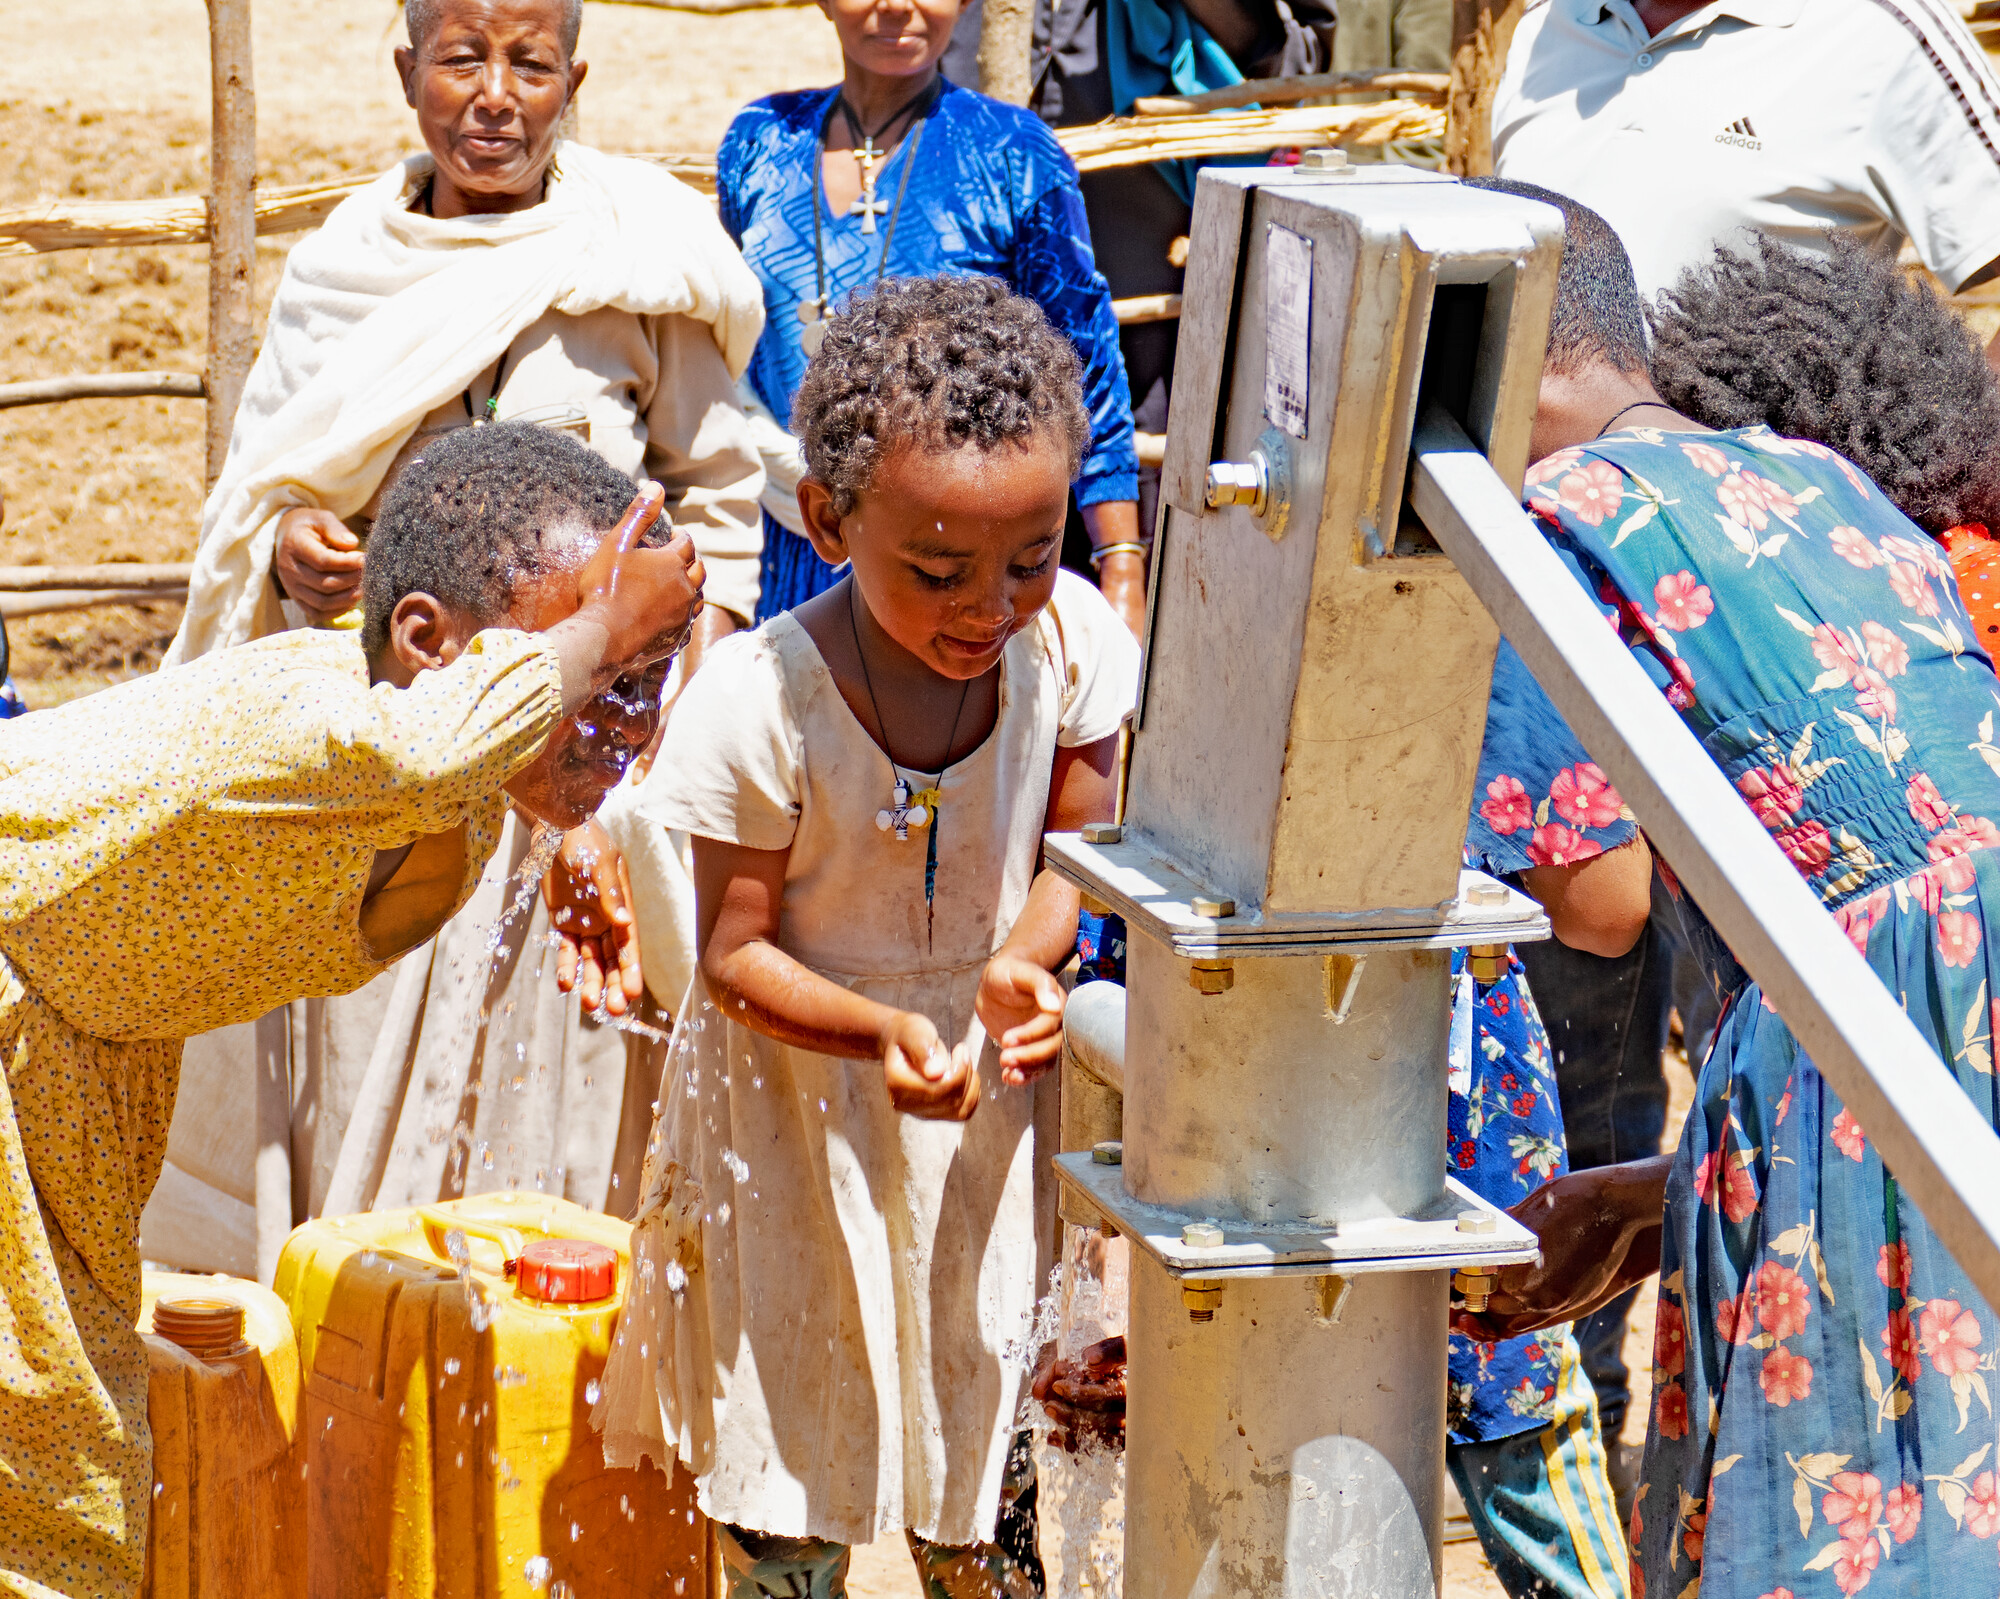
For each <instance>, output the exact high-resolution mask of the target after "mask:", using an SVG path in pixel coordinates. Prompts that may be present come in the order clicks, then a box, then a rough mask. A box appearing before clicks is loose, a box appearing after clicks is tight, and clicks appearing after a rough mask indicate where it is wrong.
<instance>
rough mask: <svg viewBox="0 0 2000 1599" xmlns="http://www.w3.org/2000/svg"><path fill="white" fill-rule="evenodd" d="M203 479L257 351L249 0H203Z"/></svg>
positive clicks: (216, 471) (224, 450)
mask: <svg viewBox="0 0 2000 1599" xmlns="http://www.w3.org/2000/svg"><path fill="white" fill-rule="evenodd" d="M208 62H209V82H210V86H211V88H212V90H213V92H214V99H213V103H212V107H211V111H210V116H209V157H208V186H209V198H208V237H209V244H208V364H207V371H206V373H205V382H206V387H207V390H208V484H209V487H211V488H213V487H214V486H215V480H216V479H217V478H218V477H220V476H221V475H222V462H223V458H224V457H225V456H226V455H228V453H229V435H230V431H231V429H232V428H233V427H234V426H235V423H236V402H237V400H238V399H239V398H240V397H241V396H242V393H243V380H244V379H245V378H247V377H248V376H249V375H250V362H251V360H252V359H253V358H254V357H255V355H256V353H257V329H256V325H255V323H254V321H253V319H252V314H251V289H252V286H253V280H254V274H255V271H256V267H257V96H256V91H255V89H254V87H253V84H252V79H251V72H250V67H251V58H250V0H208Z"/></svg>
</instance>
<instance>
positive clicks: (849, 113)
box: [798, 78, 944, 360]
mask: <svg viewBox="0 0 2000 1599" xmlns="http://www.w3.org/2000/svg"><path fill="white" fill-rule="evenodd" d="M943 92H944V80H943V79H942V78H933V79H932V80H931V82H930V86H929V87H928V88H926V89H925V90H924V92H923V93H922V94H920V95H918V96H917V97H916V98H915V99H914V100H911V101H910V102H909V104H907V105H905V106H903V107H902V108H901V109H900V110H899V111H897V112H896V113H895V114H894V115H893V116H891V117H890V118H889V120H888V121H886V122H884V123H883V124H882V126H881V127H879V128H877V129H876V130H875V131H874V132H873V133H869V132H866V131H865V130H864V129H863V128H862V127H861V123H860V119H859V118H857V117H856V116H855V114H854V108H853V107H852V106H850V105H849V104H848V103H847V96H846V94H845V93H842V94H840V95H839V96H838V97H837V98H836V100H835V102H834V104H833V105H832V106H831V107H829V108H828V110H827V113H826V120H825V121H824V122H823V123H821V124H820V147H821V148H822V149H823V148H824V147H825V143H826V130H827V129H828V128H830V127H831V126H832V125H833V113H834V112H835V111H838V112H840V114H841V115H842V117H844V118H845V119H846V122H847V127H848V132H849V134H850V136H851V137H854V138H858V139H860V140H861V141H862V145H863V148H862V149H859V150H856V151H855V152H854V159H855V161H856V163H857V164H858V165H859V166H860V168H861V193H860V194H858V195H856V196H855V198H854V202H853V204H851V205H850V206H848V208H847V214H848V215H849V216H859V217H860V218H861V231H862V232H863V233H873V232H874V231H875V218H876V217H877V216H879V215H881V214H882V213H884V212H887V213H888V217H889V226H888V229H887V231H886V232H884V233H883V235H882V255H881V258H880V259H879V260H877V261H876V263H875V281H876V282H877V283H880V282H881V281H882V277H883V274H884V273H886V272H887V271H888V270H889V251H890V249H891V248H892V247H893V246H894V245H895V242H896V221H897V219H898V218H899V217H901V216H902V214H903V196H904V195H905V194H906V193H908V192H909V187H910V174H911V173H912V172H914V171H915V170H916V167H917V151H918V150H919V149H920V148H921V147H922V145H923V139H924V123H925V121H926V119H927V118H928V117H929V115H930V109H931V106H932V105H933V104H934V103H935V102H936V100H937V97H938V96H939V95H940V94H942V93H943ZM911 115H914V117H915V118H916V120H915V122H914V124H913V125H912V126H911V129H910V150H909V154H908V155H907V156H906V157H905V158H904V161H903V175H902V177H901V178H899V179H897V181H896V200H895V204H894V205H885V204H884V203H883V202H882V201H880V200H878V199H876V198H875V165H876V163H877V162H878V161H881V160H883V159H884V158H885V152H883V151H880V150H877V149H876V148H875V140H876V139H877V138H878V137H879V136H881V135H882V134H884V133H887V132H888V131H889V129H890V128H892V127H894V126H895V125H896V123H898V122H900V121H901V120H902V119H903V118H904V117H906V116H911ZM812 186H813V187H812V215H813V289H814V294H813V297H812V299H810V300H807V301H805V302H804V303H803V304H801V305H800V306H799V309H798V318H799V322H800V323H801V325H802V331H801V332H800V334H799V347H800V348H801V349H803V350H804V351H805V353H806V359H807V360H811V359H812V358H813V357H814V356H816V355H818V354H819V347H820V346H821V345H822V344H824V343H825V342H826V311H827V305H828V303H829V299H830V296H829V295H828V294H827V290H826V243H825V240H824V238H823V237H822V234H821V228H820V219H819V207H820V195H821V193H822V191H823V190H824V188H825V183H824V180H823V178H822V177H821V175H820V172H819V168H818V165H817V162H815V165H814V169H813V174H812Z"/></svg>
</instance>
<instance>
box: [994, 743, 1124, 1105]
mask: <svg viewBox="0 0 2000 1599" xmlns="http://www.w3.org/2000/svg"><path fill="white" fill-rule="evenodd" d="M1117 761H1118V739H1117V737H1116V736H1115V735H1114V736H1112V737H1110V738H1104V739H1099V740H1098V741H1097V742H1096V743H1095V744H1084V745H1080V746H1078V747H1076V748H1074V749H1064V748H1062V747H1060V746H1058V747H1057V749H1056V759H1055V769H1054V771H1053V772H1052V773H1051V775H1050V781H1049V808H1048V814H1047V817H1046V819H1045V821H1044V828H1045V830H1046V831H1048V832H1051V833H1073V832H1075V831H1076V830H1077V829H1078V828H1080V827H1082V826H1083V824H1084V823H1085V822H1108V821H1110V820H1111V818H1112V816H1113V814H1114V813H1115V812H1116V809H1117V791H1116V781H1117V779H1116V776H1115V768H1116V766H1117ZM1077 908H1078V897H1077V891H1076V889H1075V887H1074V886H1073V885H1071V884H1070V882H1069V881H1068V880H1067V879H1065V878H1062V877H1059V876H1057V875H1056V874H1055V873H1054V872H1052V871H1050V870H1049V869H1048V868H1047V867H1043V868H1042V870H1041V871H1040V872H1038V873H1037V874H1036V876H1035V881H1034V885H1033V886H1032V887H1031V888H1030V889H1029V890H1028V902H1027V904H1026V905H1024V906H1022V907H1021V914H1020V916H1019V917H1018V918H1016V920H1015V922H1014V926H1013V929H1012V930H1011V931H1010V932H1009V933H1008V934H1007V938H1006V942H1004V943H1003V944H1002V945H1001V946H1000V948H999V949H998V950H997V951H996V952H995V954H994V956H993V958H992V959H991V960H990V961H988V962H987V963H986V971H985V973H984V975H983V976H982V977H981V979H980V984H979V1000H978V1005H977V1009H978V1012H979V1019H980V1020H981V1021H982V1022H984V1023H985V1024H986V1031H987V1033H988V1034H989V1035H990V1036H991V1037H992V1039H993V1041H994V1042H995V1043H997V1044H998V1045H999V1046H1000V1076H1001V1079H1002V1080H1003V1081H1005V1082H1009V1083H1025V1082H1028V1081H1030V1080H1031V1079H1033V1078H1035V1077H1037V1076H1039V1075H1040V1074H1041V1073H1043V1072H1045V1071H1047V1070H1048V1069H1049V1068H1050V1067H1051V1066H1053V1065H1054V1064H1055V1063H1056V1058H1057V1057H1058V1056H1059V1055H1060V1054H1061V1052H1062V1008H1063V994H1062V985H1061V984H1060V983H1058V982H1057V981H1056V980H1055V978H1054V976H1053V975H1051V974H1052V973H1053V972H1054V971H1055V969H1056V968H1057V967H1059V966H1061V965H1062V964H1063V962H1065V961H1066V960H1068V959H1069V955H1070V951H1071V950H1072V949H1073V948H1075V946H1076V913H1077Z"/></svg>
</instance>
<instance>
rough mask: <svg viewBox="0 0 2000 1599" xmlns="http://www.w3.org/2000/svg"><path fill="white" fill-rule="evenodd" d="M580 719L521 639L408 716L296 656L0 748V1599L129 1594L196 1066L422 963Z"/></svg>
mask: <svg viewBox="0 0 2000 1599" xmlns="http://www.w3.org/2000/svg"><path fill="white" fill-rule="evenodd" d="M561 712H562V689H561V673H560V670H559V668H558V665H557V662H556V658H555V654H554V652H553V651H551V650H549V649H548V648H546V647H545V646H544V645H543V644H542V642H541V641H540V640H539V639H537V638H535V637H533V636H532V635H529V634H524V633H515V632H502V631H489V632H486V633H482V634H480V635H478V637H477V638H475V639H474V640H473V642H472V644H471V645H470V646H469V647H468V649H467V650H466V653H465V654H464V655H463V656H461V657H460V658H459V659H458V660H457V661H456V662H454V663H453V664H452V665H451V666H449V667H446V668H445V669H443V670H442V671H438V672H429V673H425V674H424V675H423V676H421V677H419V678H418V679H417V681H416V683H415V684H414V685H413V686H412V687H410V688H408V689H395V688H389V687H386V686H384V687H379V688H370V687H369V684H368V673H367V667H366V664H365V662H364V661H363V659H362V655H361V651H360V648H359V647H358V645H357V644H356V643H355V642H354V640H353V638H352V637H351V636H349V635H340V634H326V633H288V634H283V635H280V636H279V637H276V638H272V639H267V640H264V641H262V642H260V643H256V644H250V645H246V646H244V647H243V648H242V649H240V650H230V651H225V652H223V653H220V654H217V655H213V656H209V657H206V658H204V659H203V660H201V661H198V662H196V663H194V664H192V665H190V666H187V667H184V668H180V669H178V670H173V671H166V672H160V673H155V674H154V675H153V676H151V677H145V678H140V679H137V680H135V681H133V682H130V683H125V684H121V685H120V686H118V687H116V688H112V689H107V690H105V692H103V693H102V694H97V695H93V696H92V697H90V698H89V699H86V700H79V701H76V702H74V703H72V704H70V705H66V706H63V707H61V708H59V709H57V710H53V711H40V712H37V713H36V714H35V715H33V716H28V717H23V718H21V719H20V720H18V721H16V722H13V723H10V724H9V725H8V726H7V728H6V729H5V731H4V732H0V1067H4V1073H0V1592H9V1593H18V1594H33V1595H38V1596H40V1595H57V1594H61V1595H82V1594H90V1595H102V1594H110V1595H132V1594H136V1593H137V1592H138V1591H139V1584H140V1577H141V1573H142V1570H143V1568H144V1564H145V1556H146V1517H147V1511H148V1506H149V1504H150V1501H151V1495H150V1493H149V1492H148V1489H149V1485H150V1482H151V1478H152V1471H151V1466H152V1435H151V1432H150V1431H149V1429H148V1426H147V1420H146V1357H145V1353H144V1350H143V1349H142V1347H141V1345H140V1341H139V1335H138V1333H137V1332H136V1331H135V1330H134V1323H135V1322H136V1320H137V1318H138V1314H139V1210H140V1207H141V1206H142V1205H143V1204H144V1203H145V1201H146V1196H147V1193H148V1192H149V1191H150V1190H151V1188H152V1186H153V1182H154V1179H155V1178H156V1177H157V1176H158V1174H159V1171H160V1163H161V1160H162V1157H163V1155H164V1153H165V1147H166V1137H167V1122H168V1118H169V1116H170V1115H171V1113H172V1110H173V1104H174V1092H175V1087H176V1081H177V1077H178V1072H179V1065H180V1055H181V1041H182V1040H183V1039H184V1038H187V1037H189V1036H190V1035H192V1034H195V1033H199V1032H201V1031H203V1030H204V1029H206V1028H212V1027H218V1026H221V1025H223V1024H224V1023H227V1022H234V1021H240V1020H242V1019H243V1018H245V1017H249V1016H255V1015H258V1014H260V1013H261V1012H263V1011H267V1010H269V1009H270V1008H271V1007H272V1006H273V1005H275V1004H278V1003H280V1002H281V1001H283V1000H285V999H287V998H289V997H291V996H292V995H294V994H297V993H299V992H300V991H301V990H304V989H310V990H312V991H314V992H317V993H321V994H333V993H340V992H343V991H345V990H350V989H354V988H358V987H360V986H361V985H362V984H363V983H365V982H367V981H368V980H369V979H370V978H371V977H373V976H375V975H376V974H377V973H378V972H380V971H381V970H382V969H383V968H384V967H385V966H386V965H387V964H388V963H389V962H390V961H392V960H394V959H395V958H396V957H397V956H398V955H400V954H401V953H402V952H403V951H404V950H407V949H409V948H410V947H411V946H412V945H414V944H417V943H420V942H421V941H422V940H424V939H426V938H428V937H429V936H430V935H431V934H432V933H433V932H434V931H435V930H436V929H437V927H438V926H439V924H440V923H442V922H443V921H444V920H445V918H446V917H447V916H449V915H450V914H451V913H452V912H453V911H454V910H456V909H457V908H458V906H459V905H461V904H463V903H464V901H465V899H466V896H467V895H469V894H470V893H471V892H472V889H473V885H474V884H475V883H477V882H478V880H479V876H480V872H481V869H482V868H483V867H484V865H485V864H486V858H487V856H488V855H490V854H491V853H492V851H493V848H494V844H495V841H496V839H497V838H498V836H499V829H500V819H501V813H502V809H503V806H504V803H505V802H504V796H503V795H502V793H501V790H500V785H501V784H502V783H503V782H505V781H506V780H507V779H508V778H509V777H511V776H512V775H513V774H514V773H515V772H517V771H518V770H520V768H521V767H522V766H524V765H525V764H526V763H527V762H528V761H530V760H532V759H533V758H534V756H535V754H536V752H537V751H538V750H539V749H540V748H541V747H542V745H543V744H544V743H545V742H546V740H547V737H548V734H549V731H550V729H551V728H552V727H553V726H554V725H555V724H556V722H557V720H558V718H559V717H560V716H561ZM413 841H414V847H413V848H412V849H411V851H410V853H409V855H408V856H407V857H406V858H405V860H404V861H403V863H402V865H401V866H400V867H399V868H398V869H397V871H396V874H395V876H394V877H392V878H391V879H390V880H389V882H388V883H386V884H385V885H384V886H383V887H382V888H381V889H380V890H378V891H377V892H376V894H375V895H374V896H373V897H372V898H369V899H368V901H367V903H366V904H365V905H364V904H363V896H364V894H365V892H366V889H367V883H368V874H369V870H370V868H371V866H372V865H373V863H374V859H375V852H376V851H377V850H379V849H385V848H392V847H396V846H400V845H404V844H410V843H412V842H413Z"/></svg>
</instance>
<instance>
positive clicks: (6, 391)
mask: <svg viewBox="0 0 2000 1599" xmlns="http://www.w3.org/2000/svg"><path fill="white" fill-rule="evenodd" d="M205 392H207V391H206V390H205V389H204V388H203V387H202V381H201V374H200V373H199V372H86V373H83V374H81V375H79V376H77V377H67V378H35V379H32V380H31V381H29V382H26V383H0V411H4V410H5V409H7V407H9V406H11V405H51V404H53V403H55V402H56V401H57V400H112V399H122V398H125V397H127V396H131V395H144V394H166V395H171V396H173V397H174V398H176V399H182V400H198V399H200V398H201V397H202V395H203V394H204V393H205Z"/></svg>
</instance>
